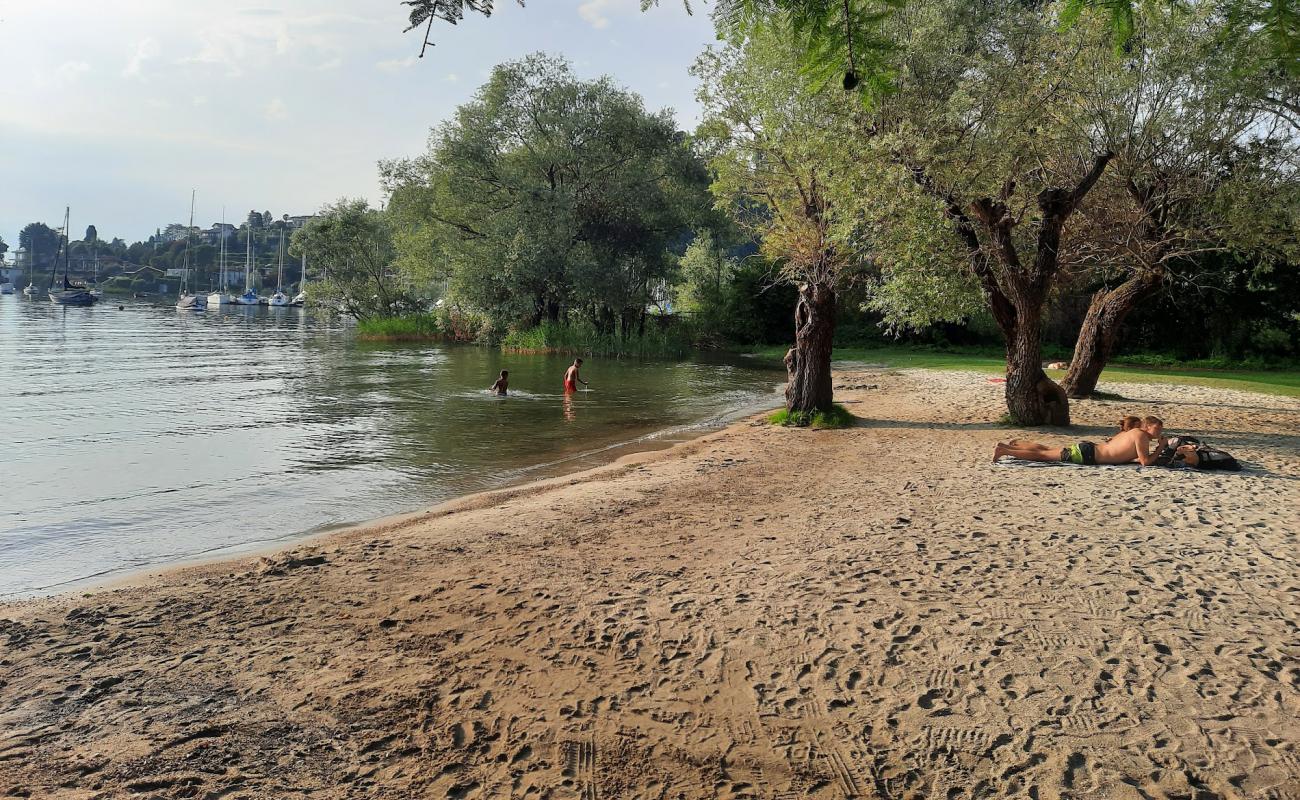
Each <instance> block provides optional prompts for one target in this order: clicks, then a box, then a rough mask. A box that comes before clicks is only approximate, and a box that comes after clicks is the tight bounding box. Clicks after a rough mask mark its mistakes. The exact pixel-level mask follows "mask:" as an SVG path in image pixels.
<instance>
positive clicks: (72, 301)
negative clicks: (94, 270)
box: [48, 208, 99, 306]
mask: <svg viewBox="0 0 1300 800" xmlns="http://www.w3.org/2000/svg"><path fill="white" fill-rule="evenodd" d="M71 216H72V210H71V209H69V208H65V209H64V210H63V242H62V243H61V246H62V248H63V286H62V287H60V288H57V289H56V288H55V286H56V284H55V283H54V276H55V273H56V272H58V269H59V259H58V256H57V255H56V256H55V258H54V267H53V269H51V270H50V289H49V292H48V294H49V296H50V302H52V303H57V304H59V305H61V306H90V305H94V304H95V301H96V300H98V299H99V298H98V297H97V296H95V295H93V294H91V292H90V289H89V288H88V287H87V286H86V284H85V282H83V281H70V280H68V266H69V261H70V258H69V247H68V225H69V223H70V219H71Z"/></svg>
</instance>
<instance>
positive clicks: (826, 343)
mask: <svg viewBox="0 0 1300 800" xmlns="http://www.w3.org/2000/svg"><path fill="white" fill-rule="evenodd" d="M834 336H835V289H834V288H833V287H831V286H828V285H825V284H818V283H810V284H806V285H804V286H800V287H799V302H798V304H797V305H796V306H795V311H794V347H792V348H790V351H789V352H788V353H786V354H785V368H786V372H787V377H788V380H789V383H788V384H787V385H786V387H785V407H786V409H788V410H789V411H791V412H796V411H797V412H804V413H812V412H814V411H829V410H830V408H831V402H832V400H833V393H832V390H831V345H832V339H833V338H834Z"/></svg>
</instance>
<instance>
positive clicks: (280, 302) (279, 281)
mask: <svg viewBox="0 0 1300 800" xmlns="http://www.w3.org/2000/svg"><path fill="white" fill-rule="evenodd" d="M282 286H284V228H281V229H280V266H279V272H278V273H277V274H276V277H275V294H273V295H271V299H270V300H267V301H266V304H267V305H268V306H271V307H273V308H284V307H285V306H287V305H289V298H288V297H286V296H285V294H284V290H283V289H282V288H281V287H282Z"/></svg>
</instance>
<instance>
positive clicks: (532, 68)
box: [382, 54, 708, 333]
mask: <svg viewBox="0 0 1300 800" xmlns="http://www.w3.org/2000/svg"><path fill="white" fill-rule="evenodd" d="M382 172H383V178H384V183H385V186H386V188H387V189H388V190H389V191H390V193H391V197H392V202H391V205H390V211H391V213H392V214H393V215H394V218H395V220H396V224H395V230H396V231H397V238H396V245H397V249H398V253H399V258H398V265H399V266H400V268H401V269H402V271H403V273H404V274H405V275H407V277H408V279H409V280H410V281H411V282H412V283H414V284H417V285H427V284H431V283H440V282H444V281H445V282H446V283H447V285H448V295H449V297H451V298H452V299H454V300H456V301H459V302H461V303H462V304H464V305H467V306H470V307H473V308H476V309H479V310H481V311H482V313H484V314H486V315H487V316H488V317H489V318H491V320H492V322H493V324H494V326H495V327H497V328H500V329H505V328H508V327H531V326H534V325H537V324H539V323H540V322H542V321H543V320H549V321H552V322H561V321H566V320H568V319H570V318H571V317H573V318H581V319H585V320H586V321H588V322H589V323H590V324H592V325H593V326H595V327H596V328H598V329H599V330H601V331H602V332H603V333H613V332H615V331H616V330H620V329H621V330H624V331H626V330H627V329H629V326H639V324H640V318H641V316H642V314H643V313H644V312H645V309H646V307H647V306H648V305H650V304H652V303H653V302H654V301H655V300H656V298H657V297H658V296H659V295H660V294H661V293H662V291H663V288H664V286H665V284H666V283H668V282H669V281H670V280H671V278H672V268H673V266H674V264H675V259H673V258H671V257H670V254H669V253H668V248H669V246H670V245H671V244H673V243H674V242H675V241H677V240H680V239H681V238H682V235H683V234H685V233H686V232H687V231H688V230H689V228H690V226H691V225H692V224H693V223H694V222H695V221H696V220H697V219H699V218H701V217H702V216H703V215H704V214H705V212H706V210H707V206H708V201H707V192H706V189H705V187H706V185H707V176H706V174H705V171H704V166H703V164H702V162H701V161H700V159H698V158H697V157H696V156H695V154H694V153H693V152H692V150H691V147H690V145H689V142H688V141H687V140H686V138H685V137H684V135H682V134H680V133H678V132H677V130H676V125H675V124H674V122H673V119H672V117H671V115H670V114H669V113H668V112H661V113H656V114H652V113H648V112H647V111H646V110H645V108H644V107H643V104H642V101H641V98H640V97H638V96H636V95H634V94H632V93H630V92H627V91H624V90H622V89H620V88H618V87H617V86H615V85H614V84H613V82H612V81H611V80H610V79H608V78H602V79H600V80H596V81H580V80H578V79H577V78H576V77H575V76H574V74H573V71H572V69H571V68H570V66H569V65H568V64H567V63H566V62H564V61H562V60H559V59H556V58H551V57H548V56H545V55H541V54H537V55H532V56H529V57H527V58H525V59H522V60H520V61H515V62H510V63H507V64H502V65H500V66H498V67H497V68H496V69H495V70H494V71H493V73H492V76H491V78H490V79H489V81H488V82H487V83H486V84H485V85H484V86H483V87H482V88H481V89H480V90H479V92H478V94H477V95H476V96H475V98H474V100H472V101H471V102H469V103H467V104H465V105H463V106H461V107H460V108H459V109H457V111H456V114H455V117H454V118H453V119H452V120H451V121H450V122H448V123H446V124H444V125H443V126H441V127H440V128H439V129H438V130H437V131H436V132H435V133H434V134H433V136H432V137H431V139H430V143H429V151H428V152H427V153H426V154H425V155H423V156H420V157H418V158H414V159H407V160H399V161H390V162H385V163H384V164H383V165H382Z"/></svg>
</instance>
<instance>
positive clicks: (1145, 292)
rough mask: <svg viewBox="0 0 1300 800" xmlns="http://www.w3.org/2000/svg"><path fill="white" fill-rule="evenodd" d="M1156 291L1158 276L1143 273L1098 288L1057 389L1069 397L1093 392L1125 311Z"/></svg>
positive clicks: (1158, 281)
mask: <svg viewBox="0 0 1300 800" xmlns="http://www.w3.org/2000/svg"><path fill="white" fill-rule="evenodd" d="M1159 288H1160V275H1159V274H1158V273H1154V272H1147V271H1143V272H1140V273H1139V274H1137V275H1134V276H1133V277H1131V278H1129V279H1128V280H1127V281H1125V282H1124V283H1122V284H1120V285H1119V286H1117V287H1115V288H1114V289H1106V288H1102V289H1099V290H1098V291H1097V293H1096V294H1094V295H1093V296H1092V302H1091V303H1089V304H1088V313H1087V314H1086V315H1084V317H1083V325H1082V327H1080V328H1079V338H1078V340H1077V341H1076V342H1075V344H1074V355H1073V357H1071V359H1070V368H1069V369H1068V370H1067V371H1066V373H1065V379H1064V380H1062V381H1061V388H1063V389H1065V393H1066V395H1068V396H1070V397H1087V396H1089V395H1091V394H1092V393H1093V392H1095V391H1096V390H1097V379H1098V378H1100V377H1101V371H1102V370H1103V369H1104V368H1105V367H1106V364H1107V362H1109V361H1110V356H1111V352H1112V351H1113V350H1114V347H1115V339H1116V337H1118V336H1119V329H1120V326H1122V325H1123V324H1124V320H1125V319H1126V318H1127V317H1128V315H1129V312H1131V311H1132V310H1133V309H1134V308H1136V307H1137V305H1138V304H1139V303H1141V302H1142V301H1143V300H1145V299H1146V298H1148V297H1150V296H1151V295H1153V294H1155V293H1156V290H1157V289H1159Z"/></svg>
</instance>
